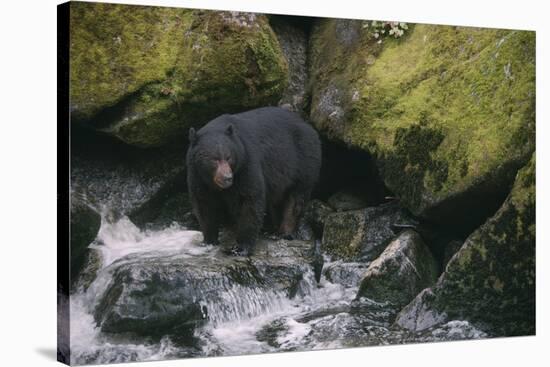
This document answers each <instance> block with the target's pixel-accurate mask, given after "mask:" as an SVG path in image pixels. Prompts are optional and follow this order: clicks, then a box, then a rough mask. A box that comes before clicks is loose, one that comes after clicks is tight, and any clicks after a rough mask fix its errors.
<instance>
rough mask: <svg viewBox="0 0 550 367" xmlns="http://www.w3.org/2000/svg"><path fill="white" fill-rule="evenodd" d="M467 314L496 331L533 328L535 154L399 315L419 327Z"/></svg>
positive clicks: (529, 331)
mask: <svg viewBox="0 0 550 367" xmlns="http://www.w3.org/2000/svg"><path fill="white" fill-rule="evenodd" d="M445 318H452V319H457V318H458V319H467V320H470V321H472V322H477V323H479V324H480V325H484V326H485V327H487V328H488V329H490V331H491V332H492V333H493V334H495V335H526V334H534V333H535V156H534V155H533V157H532V159H531V160H530V162H529V163H528V164H527V166H525V167H524V168H523V169H521V170H520V171H519V173H518V175H517V178H516V180H515V183H514V187H513V189H512V192H511V193H510V195H509V196H508V198H507V199H506V201H505V203H504V204H503V205H502V207H501V208H500V209H499V210H498V212H497V213H496V214H495V215H494V216H493V217H492V218H490V219H489V220H488V221H487V222H486V223H485V224H484V225H483V226H481V227H480V228H479V229H478V230H476V231H475V232H474V233H472V234H471V235H470V236H469V237H468V238H467V239H466V241H465V243H464V245H463V246H462V247H461V249H460V250H459V251H458V252H457V253H456V254H455V255H454V256H453V258H452V259H451V260H450V262H449V263H448V265H447V267H446V269H445V272H444V273H443V274H442V276H441V277H440V278H439V280H438V282H437V284H436V285H435V286H434V287H433V289H432V290H431V291H429V292H427V293H426V292H424V294H420V295H419V296H418V297H417V298H416V299H415V300H413V302H411V304H409V305H408V306H407V307H406V308H405V309H404V310H403V311H402V312H401V314H400V315H399V316H398V318H397V321H396V322H397V324H399V325H400V326H403V327H407V328H413V329H424V328H428V327H431V326H433V325H434V323H436V322H440V321H441V320H443V319H445Z"/></svg>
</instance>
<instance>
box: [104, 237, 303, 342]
mask: <svg viewBox="0 0 550 367" xmlns="http://www.w3.org/2000/svg"><path fill="white" fill-rule="evenodd" d="M197 251H199V252H200V251H201V250H200V249H197ZM205 251H206V253H205V254H201V255H200V256H199V255H193V254H191V253H188V254H183V255H181V256H178V255H174V256H168V257H167V256H162V257H157V256H151V257H147V258H140V257H138V258H132V256H131V255H130V256H128V257H126V258H122V259H121V260H120V264H117V263H114V264H112V265H111V267H113V270H112V271H113V274H112V277H113V280H112V283H111V284H110V286H109V287H108V288H107V290H106V291H105V294H104V296H103V298H102V300H101V302H100V303H99V305H98V306H97V308H96V310H95V319H96V322H97V323H98V325H100V326H101V329H102V331H104V332H109V333H125V332H131V333H136V334H139V335H146V336H150V337H157V338H161V337H162V336H165V335H171V336H173V337H175V338H176V339H181V338H184V339H186V340H184V341H187V342H188V341H189V339H190V338H192V335H193V331H194V329H195V328H196V327H198V326H200V325H201V324H203V323H204V322H206V321H209V322H211V323H214V324H216V323H220V322H223V321H227V320H236V319H239V318H249V317H252V316H257V315H259V314H261V313H262V312H267V311H269V307H270V305H271V304H272V302H273V301H274V300H276V299H277V298H292V297H294V296H296V294H297V293H299V292H300V289H299V283H300V280H301V279H302V278H303V277H304V273H306V272H308V271H311V267H310V266H309V263H310V262H311V261H312V257H311V255H312V246H311V244H310V243H306V242H301V241H284V240H281V241H278V242H269V243H267V241H263V242H262V243H261V244H260V245H259V247H258V249H257V253H256V255H255V256H253V257H251V258H243V257H231V256H227V255H225V254H224V253H223V251H222V250H221V249H220V248H209V249H207V250H205ZM245 310H247V311H245Z"/></svg>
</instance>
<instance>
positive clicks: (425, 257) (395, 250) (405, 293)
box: [357, 230, 438, 307]
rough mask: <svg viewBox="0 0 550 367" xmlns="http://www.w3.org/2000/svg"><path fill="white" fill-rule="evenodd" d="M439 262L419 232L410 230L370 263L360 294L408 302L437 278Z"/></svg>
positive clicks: (373, 297) (380, 299) (402, 302)
mask: <svg viewBox="0 0 550 367" xmlns="http://www.w3.org/2000/svg"><path fill="white" fill-rule="evenodd" d="M437 275H438V264H437V262H436V260H435V259H434V257H433V255H432V254H431V252H430V250H429V249H428V247H427V246H426V244H425V243H424V241H422V239H421V238H420V235H418V234H417V233H416V232H414V231H412V230H407V231H404V232H402V233H401V234H400V235H399V236H397V238H395V239H394V240H392V242H390V244H389V245H388V246H387V247H386V249H385V250H384V252H382V254H381V255H380V256H379V257H378V258H377V259H376V260H374V261H373V262H371V263H370V265H369V267H368V269H367V270H366V272H365V276H364V277H363V279H362V280H361V285H360V287H359V292H358V293H357V297H358V298H359V297H367V298H370V299H373V300H376V301H379V302H381V301H382V302H392V303H394V304H396V305H397V306H398V307H403V306H405V305H406V304H407V303H409V302H410V301H411V300H412V299H413V298H414V297H415V296H416V295H417V294H418V293H419V292H420V291H421V290H423V289H424V288H427V287H430V286H432V285H433V284H434V283H435V281H436V280H437Z"/></svg>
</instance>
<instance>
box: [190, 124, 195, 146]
mask: <svg viewBox="0 0 550 367" xmlns="http://www.w3.org/2000/svg"><path fill="white" fill-rule="evenodd" d="M196 142H197V133H196V132H195V129H194V128H190V129H189V143H191V145H193V144H195V143H196Z"/></svg>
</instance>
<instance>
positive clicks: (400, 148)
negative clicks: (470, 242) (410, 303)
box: [310, 19, 535, 229]
mask: <svg viewBox="0 0 550 367" xmlns="http://www.w3.org/2000/svg"><path fill="white" fill-rule="evenodd" d="M310 47H311V49H310V54H311V60H310V93H311V120H312V122H313V123H314V125H315V126H316V127H317V128H318V129H319V130H320V131H321V132H322V134H324V135H325V136H326V137H328V138H329V139H331V140H335V141H340V142H344V143H346V144H347V145H349V146H351V147H353V148H359V149H363V150H366V151H368V152H370V153H371V154H372V155H373V156H374V158H375V159H376V161H377V165H378V167H379V168H380V171H381V175H382V178H383V180H384V182H385V184H386V185H387V186H388V188H389V189H390V190H391V191H393V192H394V193H395V194H396V195H397V196H398V197H399V198H400V200H401V202H402V203H403V204H404V205H405V206H406V207H407V208H409V209H410V210H411V211H412V212H413V214H415V215H418V216H421V217H424V218H428V219H430V220H433V221H437V222H439V223H453V222H455V219H456V218H462V220H463V221H466V222H468V221H469V222H471V223H465V225H466V227H467V226H468V224H469V225H472V226H473V227H472V228H470V229H473V228H475V226H476V225H479V222H480V221H482V220H483V219H484V218H486V217H487V216H488V215H490V214H491V213H494V211H495V210H497V209H498V206H499V205H500V203H501V202H502V201H503V200H504V198H505V197H506V194H507V192H509V189H510V187H511V185H512V183H513V179H514V176H515V174H516V172H517V170H518V169H519V168H520V167H521V166H523V165H524V164H525V163H526V162H527V161H528V160H529V158H530V157H531V154H532V152H533V151H534V149H535V33H534V32H528V31H512V30H501V29H479V28H467V27H453V26H441V25H423V24H417V25H409V28H408V29H407V30H406V31H405V34H404V35H403V36H402V37H401V38H398V39H396V38H394V37H393V36H388V37H385V38H384V37H383V36H380V35H379V37H378V38H376V37H375V32H374V31H373V30H372V27H370V26H369V23H368V22H363V21H354V20H338V19H326V20H320V21H319V22H318V23H316V25H315V26H314V28H313V31H312V36H311V40H310ZM473 209H476V210H473Z"/></svg>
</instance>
